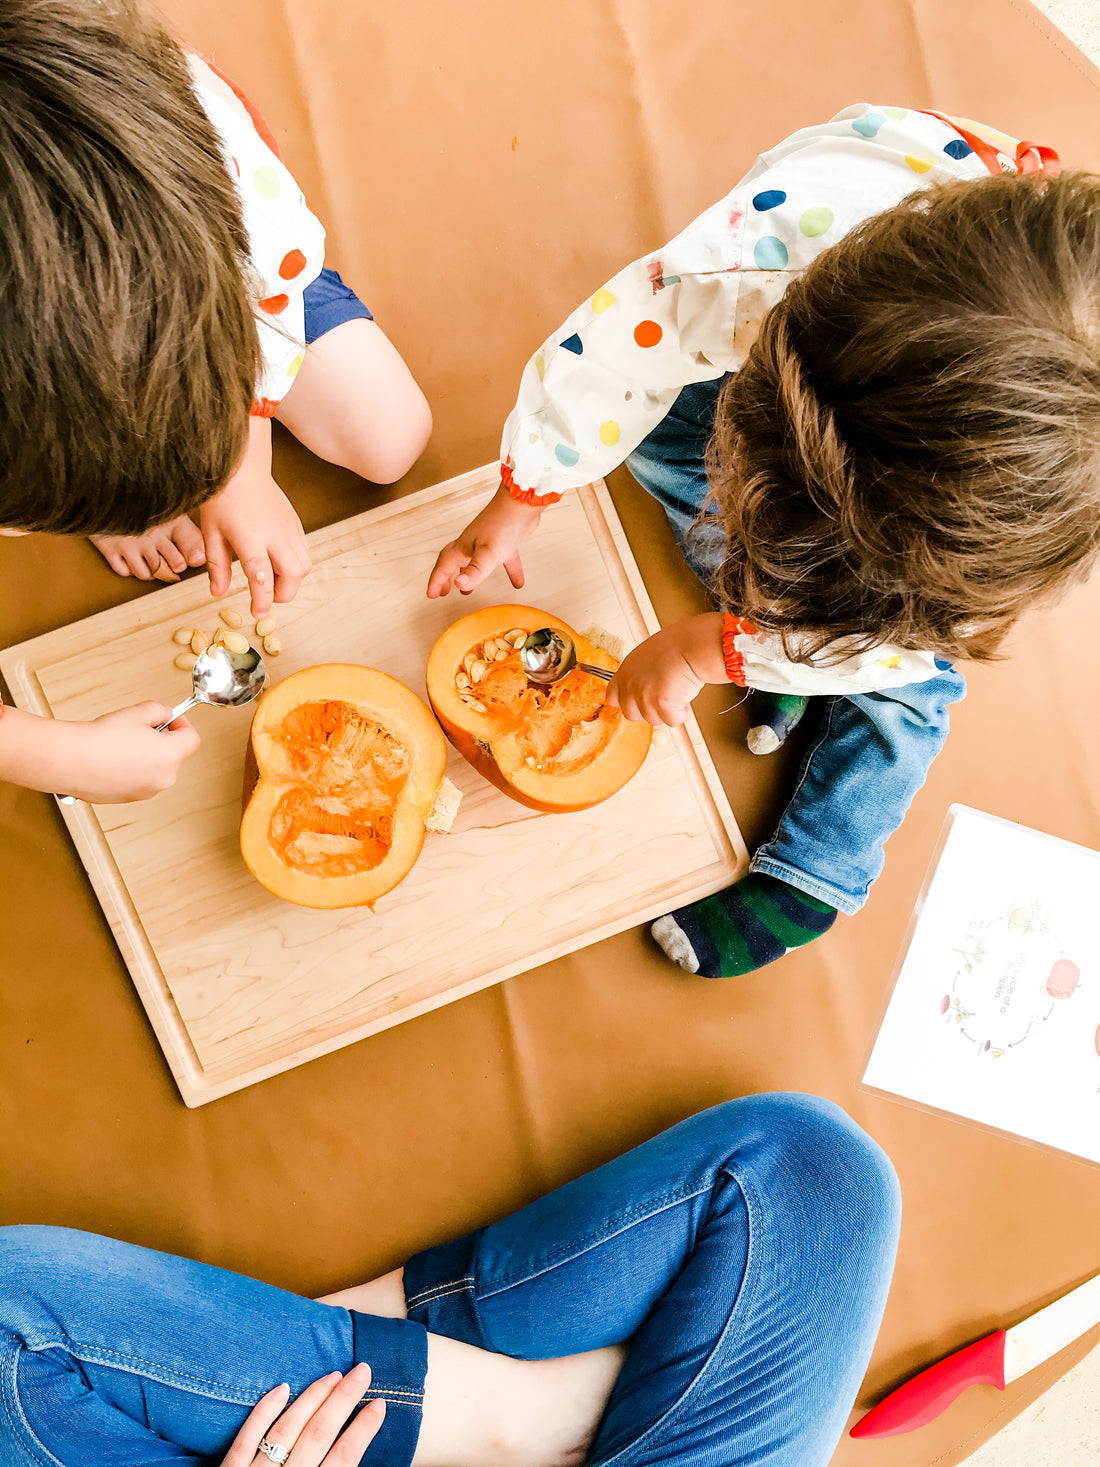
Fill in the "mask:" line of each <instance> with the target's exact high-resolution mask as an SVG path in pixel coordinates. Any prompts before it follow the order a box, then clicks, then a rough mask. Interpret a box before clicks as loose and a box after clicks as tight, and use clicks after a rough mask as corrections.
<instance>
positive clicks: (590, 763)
mask: <svg viewBox="0 0 1100 1467" xmlns="http://www.w3.org/2000/svg"><path fill="white" fill-rule="evenodd" d="M540 627H555V628H557V629H558V630H559V631H563V632H566V633H567V634H568V635H569V636H570V637H572V639H573V641H574V642H575V643H576V648H577V658H578V660H579V661H581V662H588V663H591V664H592V665H593V666H596V667H606V668H610V669H612V670H613V669H614V668H616V667H618V665H619V663H618V659H617V658H616V657H613V656H612V655H611V654H610V653H609V652H607V651H605V650H604V649H603V648H601V647H598V646H596V645H594V644H593V642H592V641H590V640H589V639H588V638H586V637H583V636H580V635H578V633H577V632H575V631H574V630H573V628H572V627H570V626H567V625H566V623H565V622H563V621H561V620H560V619H559V618H558V617H555V616H551V615H550V614H549V613H548V612H546V611H537V610H535V609H534V608H533V607H530V606H489V607H486V608H484V609H483V610H481V611H473V612H471V613H470V614H469V615H468V616H464V617H462V619H461V620H460V621H456V622H455V623H454V624H453V625H452V626H450V627H448V629H447V630H446V631H445V632H444V633H443V635H442V636H441V637H440V639H439V641H438V642H436V644H435V646H434V647H433V648H432V652H431V656H430V657H429V658H428V670H427V678H426V681H427V685H428V697H429V699H430V700H431V704H432V707H433V708H434V709H435V715H436V717H437V718H438V719H439V721H440V723H441V724H442V725H443V727H444V729H445V730H446V733H447V737H448V738H449V739H450V741H451V743H452V744H454V746H455V748H456V749H457V750H458V751H459V753H460V754H461V755H462V756H463V758H465V759H467V760H468V761H469V762H470V763H471V764H472V765H473V766H474V768H475V769H476V770H478V771H479V773H481V774H483V775H484V776H485V778H486V779H488V780H490V781H491V782H492V783H493V784H495V785H496V787H497V788H498V789H500V790H503V791H504V793H505V794H506V795H511V797H512V799H513V800H518V801H519V802H520V804H521V805H527V806H528V807H529V808H530V809H532V810H541V811H544V812H545V813H547V814H555V813H564V812H566V811H571V810H587V809H589V808H590V807H591V806H592V805H598V804H599V803H600V801H601V800H606V799H607V798H608V797H609V796H610V795H613V794H615V793H616V791H617V790H620V789H622V787H623V785H624V784H626V783H627V781H628V780H629V779H631V778H633V776H634V775H635V774H637V772H638V770H639V769H640V768H641V767H642V763H643V762H644V760H645V756H646V753H647V752H648V750H649V741H650V737H651V735H652V729H651V728H650V726H649V724H648V723H631V722H630V721H629V720H628V719H626V718H624V717H623V716H622V714H621V713H620V712H619V710H618V709H617V708H613V707H609V706H608V704H607V702H606V695H607V684H606V683H605V682H602V681H601V680H600V679H599V678H595V677H591V676H590V675H589V674H588V673H585V672H580V671H578V670H577V669H574V670H573V671H572V672H570V673H568V674H567V675H566V676H565V677H563V678H562V679H561V680H560V682H556V683H551V684H549V685H548V686H541V687H540V686H537V685H536V684H535V683H532V682H530V681H529V680H528V678H527V676H526V674H525V673H524V671H523V665H522V663H521V662H520V655H519V649H520V647H521V645H522V644H523V642H524V640H525V638H526V637H527V635H528V634H529V633H530V632H534V631H538V629H539V628H540Z"/></svg>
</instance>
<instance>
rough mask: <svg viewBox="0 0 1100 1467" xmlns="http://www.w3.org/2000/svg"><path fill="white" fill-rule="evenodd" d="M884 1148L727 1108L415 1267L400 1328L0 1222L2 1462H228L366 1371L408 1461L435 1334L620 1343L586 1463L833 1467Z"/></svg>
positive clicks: (21, 1466) (880, 1239)
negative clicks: (276, 1415)
mask: <svg viewBox="0 0 1100 1467" xmlns="http://www.w3.org/2000/svg"><path fill="white" fill-rule="evenodd" d="M899 1213H900V1206H899V1198H898V1192H897V1184H896V1181H895V1178H894V1173H893V1170H892V1168H891V1166H890V1163H889V1161H888V1160H887V1159H886V1157H885V1156H884V1155H883V1153H882V1152H881V1151H880V1150H879V1148H878V1147H877V1146H876V1145H875V1144H874V1142H872V1141H871V1140H869V1138H868V1137H867V1136H866V1135H865V1134H864V1133H863V1132H862V1131H860V1130H859V1129H858V1128H857V1127H856V1126H855V1125H854V1124H853V1123H852V1122H851V1121H850V1120H849V1119H848V1117H847V1116H846V1115H845V1114H844V1113H843V1112H842V1111H840V1110H839V1109H838V1108H837V1107H836V1106H834V1105H832V1104H831V1103H829V1102H827V1101H823V1100H818V1099H816V1098H814V1097H812V1096H807V1095H761V1096H753V1097H748V1098H745V1099H742V1100H733V1101H729V1102H727V1103H726V1104H724V1105H719V1106H716V1107H715V1108H714V1109H713V1110H709V1111H705V1112H703V1113H702V1114H701V1115H697V1116H693V1117H692V1118H691V1119H689V1120H686V1121H683V1122H681V1123H680V1124H679V1125H677V1126H674V1127H672V1129H671V1130H669V1131H666V1132H664V1133H663V1134H662V1135H659V1136H657V1137H655V1138H654V1139H653V1140H651V1141H648V1142H646V1143H645V1144H643V1145H642V1146H640V1147H638V1148H636V1149H635V1150H634V1151H631V1152H628V1153H627V1154H626V1155H625V1156H622V1157H620V1158H618V1159H617V1160H616V1161H612V1162H609V1163H608V1164H607V1165H606V1166H603V1167H600V1168H599V1169H598V1170H596V1171H594V1172H590V1173H589V1174H588V1175H586V1176H583V1177H581V1178H579V1179H578V1180H576V1181H574V1182H570V1183H568V1184H567V1185H566V1186H564V1187H561V1188H559V1189H558V1190H557V1191H556V1192H552V1193H551V1194H550V1195H549V1196H547V1197H544V1198H542V1199H541V1200H540V1201H537V1202H534V1203H532V1204H531V1205H530V1206H528V1207H525V1208H523V1210H522V1211H520V1212H517V1213H515V1214H513V1215H512V1216H511V1217H508V1218H506V1219H504V1221H502V1222H498V1223H494V1224H492V1225H491V1226H489V1227H485V1228H482V1229H480V1230H478V1231H477V1232H475V1233H472V1234H470V1235H469V1236H468V1237H465V1238H462V1239H460V1240H459V1241H458V1242H455V1243H450V1244H445V1245H443V1246H441V1247H436V1248H429V1249H427V1250H426V1251H425V1252H423V1253H419V1254H417V1255H416V1256H415V1257H414V1258H413V1259H412V1260H411V1261H410V1262H409V1263H408V1264H407V1265H406V1269H405V1292H406V1297H407V1300H408V1308H409V1318H408V1319H407V1320H394V1319H380V1318H376V1317H375V1316H372V1315H363V1314H352V1313H349V1312H348V1311H347V1310H346V1309H342V1308H339V1307H336V1306H334V1305H328V1304H318V1303H314V1302H312V1301H310V1300H308V1299H302V1298H298V1297H297V1296H296V1295H293V1294H287V1293H284V1292H283V1291H282V1290H280V1289H276V1288H273V1287H271V1286H270V1285H268V1284H263V1283H258V1282H256V1281H255V1280H252V1279H247V1278H243V1277H241V1276H239V1275H237V1274H232V1273H226V1272H224V1271H222V1270H221V1269H216V1268H212V1267H210V1266H208V1265H205V1264H201V1263H192V1262H189V1261H187V1260H185V1259H181V1258H173V1257H170V1256H168V1255H166V1254H161V1253H152V1252H149V1251H147V1250H146V1249H142V1248H137V1247H133V1246H132V1245H129V1244H125V1243H116V1242H113V1241H112V1240H110V1239H106V1238H99V1237H95V1236H93V1235H91V1234H89V1233H79V1232H70V1231H68V1230H67V1229H62V1228H40V1227H15V1228H8V1229H3V1230H0V1277H2V1278H3V1281H4V1283H3V1290H2V1298H3V1302H2V1305H0V1461H3V1463H4V1467H57V1464H62V1467H92V1464H95V1467H123V1464H125V1467H138V1464H141V1467H147V1464H162V1463H172V1464H176V1467H178V1464H183V1463H186V1464H199V1463H211V1464H213V1463H217V1462H220V1461H221V1458H222V1456H223V1455H224V1453H225V1451H226V1450H227V1448H228V1446H229V1444H230V1442H231V1441H232V1439H233V1436H234V1434H235V1433H236V1431H237V1430H238V1428H239V1427H240V1425H241V1423H242V1421H243V1420H244V1417H245V1416H246V1415H247V1413H248V1411H249V1409H250V1408H251V1406H252V1405H253V1404H254V1403H255V1402H256V1400H257V1399H258V1398H259V1397H260V1396H261V1395H262V1394H263V1393H264V1392H265V1391H267V1390H269V1389H270V1388H271V1387H272V1386H274V1385H276V1384H278V1383H279V1382H281V1381H287V1382H289V1384H290V1385H291V1387H292V1388H293V1390H294V1391H295V1392H298V1391H301V1390H302V1389H303V1388H304V1387H305V1386H306V1385H307V1384H308V1383H309V1382H310V1381H312V1380H314V1379H315V1378H318V1377H320V1376H322V1375H325V1374H327V1373H328V1372H329V1371H332V1370H340V1371H347V1370H348V1369H350V1368H351V1366H352V1365H353V1364H354V1363H355V1362H356V1361H358V1360H365V1361H367V1363H368V1364H370V1365H371V1367H372V1370H373V1372H374V1382H373V1384H372V1386H371V1389H370V1391H369V1393H368V1395H369V1396H371V1397H373V1396H375V1395H381V1396H384V1397H385V1399H386V1401H387V1409H386V1419H385V1424H384V1426H383V1428H382V1431H381V1432H380V1433H379V1435H378V1437H377V1438H376V1439H375V1441H374V1442H373V1443H372V1444H371V1446H370V1447H369V1448H368V1449H367V1452H366V1454H365V1456H364V1457H363V1459H362V1460H363V1462H364V1464H385V1467H408V1464H409V1463H410V1462H411V1461H412V1457H413V1452H414V1449H415V1446H416V1439H417V1433H418V1431H419V1426H420V1409H421V1407H420V1403H421V1400H422V1395H423V1390H424V1378H425V1359H426V1348H427V1334H426V1329H427V1330H431V1331H433V1332H435V1333H437V1334H442V1335H448V1336H451V1337H453V1338H455V1339H460V1340H464V1341H467V1342H468V1343H470V1344H473V1345H478V1346H481V1347H482V1348H484V1349H486V1350H493V1351H498V1352H502V1353H504V1354H508V1355H512V1356H516V1357H519V1358H522V1359H539V1358H547V1357H555V1356H562V1355H568V1354H574V1353H577V1352H580V1351H584V1350H591V1349H595V1348H597V1347H599V1346H604V1345H611V1344H621V1343H626V1342H628V1341H629V1352H628V1355H627V1358H626V1363H625V1365H624V1367H623V1370H622V1372H621V1374H620V1376H619V1379H618V1382H617V1384H616V1386H615V1389H614V1392H613V1394H612V1396H611V1400H610V1403H609V1406H608V1409H607V1411H606V1413H605V1415H604V1418H603V1421H602V1422H601V1424H600V1426H599V1429H598V1433H597V1437H596V1441H595V1445H594V1448H593V1451H592V1454H591V1457H590V1459H589V1460H590V1462H592V1463H599V1464H601V1467H609V1464H611V1463H614V1464H616V1467H640V1464H654V1467H657V1464H660V1467H725V1464H730V1463H739V1464H746V1467H748V1464H753V1467H825V1464H826V1463H827V1462H828V1460H829V1458H830V1456H831V1454H832V1452H833V1449H834V1447H835V1445H836V1442H837V1440H838V1438H839V1436H840V1433H841V1431H842V1430H843V1428H844V1424H845V1421H846V1418H847V1415H848V1412H849V1411H850V1409H851V1406H852V1404H853V1401H854V1399H855V1395H856V1392H857V1390H858V1388H859V1384H860V1381H861V1380H862V1378H863V1374H864V1371H865V1368H866V1365H867V1360H868V1357H869V1355H870V1353H871V1347H872V1344H873V1342H874V1339H875V1335H876V1332H877V1330H878V1325H879V1320H880V1317H881V1314H882V1309H883V1305H884V1303H885V1299H886V1291H887V1287H888V1284H889V1279H890V1272H891V1269H892V1266H893V1258H894V1250H895V1247H896V1243H897V1233H898V1223H899Z"/></svg>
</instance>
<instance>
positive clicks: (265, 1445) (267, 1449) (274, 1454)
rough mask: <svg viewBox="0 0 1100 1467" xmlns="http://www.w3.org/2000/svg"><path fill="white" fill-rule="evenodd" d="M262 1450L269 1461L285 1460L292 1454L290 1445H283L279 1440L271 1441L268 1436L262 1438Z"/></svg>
mask: <svg viewBox="0 0 1100 1467" xmlns="http://www.w3.org/2000/svg"><path fill="white" fill-rule="evenodd" d="M260 1451H261V1452H263V1454H264V1456H265V1457H266V1458H267V1459H268V1461H269V1462H285V1461H286V1460H287V1458H288V1457H289V1456H290V1448H289V1447H282V1446H280V1445H279V1443H278V1442H269V1441H268V1439H267V1437H266V1436H265V1437H261V1439H260Z"/></svg>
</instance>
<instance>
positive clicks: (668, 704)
mask: <svg viewBox="0 0 1100 1467" xmlns="http://www.w3.org/2000/svg"><path fill="white" fill-rule="evenodd" d="M705 620H707V619H706V618H704V617H691V618H689V620H688V621H686V622H680V623H679V624H678V625H677V626H674V627H668V628H666V629H665V630H664V631H661V632H657V633H656V634H655V635H654V636H652V637H649V638H648V639H647V640H646V641H644V642H643V643H642V644H641V646H640V647H635V648H634V651H633V652H630V653H628V654H627V656H626V657H624V658H623V660H622V662H621V663H620V664H619V670H618V672H617V673H616V674H615V677H614V679H613V681H612V682H611V683H610V685H609V686H608V690H607V701H608V702H609V703H611V704H612V705H614V706H616V707H619V708H621V709H622V711H623V717H624V718H629V719H631V721H632V722H634V723H640V722H642V721H643V720H644V721H645V722H646V723H652V724H654V725H655V726H656V727H660V726H661V725H662V724H665V725H667V726H668V727H669V728H676V727H677V726H678V725H679V724H681V723H683V722H684V720H685V719H686V718H687V716H688V711H689V709H690V707H691V700H692V699H693V698H694V697H695V695H696V693H698V691H699V689H700V688H701V687H703V686H704V684H705V683H706V682H708V681H709V680H710V679H709V678H708V677H706V676H700V674H699V673H698V672H696V670H695V668H694V667H693V666H692V662H691V660H689V658H690V653H691V650H692V644H693V642H694V641H696V640H698V636H699V631H700V629H699V628H698V626H697V624H698V623H700V622H704V621H705ZM702 630H704V631H705V630H706V629H705V628H704V629H702ZM704 670H707V671H709V669H704Z"/></svg>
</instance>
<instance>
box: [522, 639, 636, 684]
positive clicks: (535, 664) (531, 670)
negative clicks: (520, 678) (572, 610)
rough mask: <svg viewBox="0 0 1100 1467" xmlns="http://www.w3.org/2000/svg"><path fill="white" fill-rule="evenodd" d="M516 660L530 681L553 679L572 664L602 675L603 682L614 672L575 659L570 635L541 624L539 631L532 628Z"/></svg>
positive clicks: (600, 676)
mask: <svg viewBox="0 0 1100 1467" xmlns="http://www.w3.org/2000/svg"><path fill="white" fill-rule="evenodd" d="M519 660H520V662H522V664H523V670H524V672H525V673H526V674H527V676H528V678H529V679H530V680H531V682H533V683H556V682H558V681H559V680H560V679H561V678H563V677H565V675H566V674H567V673H570V672H572V671H573V669H574V668H576V669H577V670H578V671H579V672H588V673H591V674H592V676H593V677H598V678H602V679H603V680H604V682H605V683H609V682H610V681H611V679H612V678H613V677H614V676H615V674H614V673H613V672H609V671H608V669H607V668H606V667H592V666H591V665H590V664H589V663H587V662H578V661H577V649H576V647H575V646H574V645H573V638H572V637H569V636H566V634H565V632H559V631H556V630H555V629H554V628H553V627H542V628H541V629H540V630H539V631H537V632H532V633H531V635H530V636H529V637H528V638H527V640H526V642H524V643H523V644H522V645H521V647H520V649H519Z"/></svg>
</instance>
